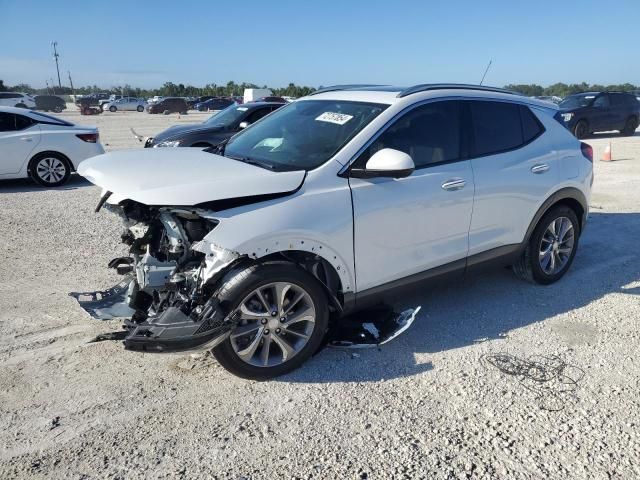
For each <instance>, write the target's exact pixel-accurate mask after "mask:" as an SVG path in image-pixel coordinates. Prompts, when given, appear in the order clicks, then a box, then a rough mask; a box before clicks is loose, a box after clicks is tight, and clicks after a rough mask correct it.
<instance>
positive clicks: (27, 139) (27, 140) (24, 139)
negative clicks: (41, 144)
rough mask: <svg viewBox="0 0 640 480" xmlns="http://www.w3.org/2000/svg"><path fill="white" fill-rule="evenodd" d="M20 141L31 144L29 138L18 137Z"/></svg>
mask: <svg viewBox="0 0 640 480" xmlns="http://www.w3.org/2000/svg"><path fill="white" fill-rule="evenodd" d="M20 140H22V141H23V142H33V138H31V137H20Z"/></svg>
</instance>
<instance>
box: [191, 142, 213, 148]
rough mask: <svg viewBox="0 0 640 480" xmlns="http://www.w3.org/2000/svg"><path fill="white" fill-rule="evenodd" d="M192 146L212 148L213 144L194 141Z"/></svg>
mask: <svg viewBox="0 0 640 480" xmlns="http://www.w3.org/2000/svg"><path fill="white" fill-rule="evenodd" d="M191 146H192V147H194V148H210V147H212V146H213V145H211V144H210V143H205V142H198V143H194V144H193V145H191Z"/></svg>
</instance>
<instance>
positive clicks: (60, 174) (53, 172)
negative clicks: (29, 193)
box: [29, 153, 71, 187]
mask: <svg viewBox="0 0 640 480" xmlns="http://www.w3.org/2000/svg"><path fill="white" fill-rule="evenodd" d="M29 175H30V176H31V178H32V179H33V180H34V181H35V182H37V183H39V184H40V185H42V186H43V187H58V186H60V185H62V184H64V183H66V181H67V180H69V176H70V175H71V167H70V166H69V162H68V160H67V159H66V158H65V157H63V156H62V155H60V154H58V153H41V154H39V155H36V156H35V157H33V158H32V159H31V162H29Z"/></svg>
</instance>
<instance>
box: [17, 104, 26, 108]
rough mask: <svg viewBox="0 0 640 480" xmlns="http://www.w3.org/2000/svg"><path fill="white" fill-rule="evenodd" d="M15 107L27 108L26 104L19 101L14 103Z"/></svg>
mask: <svg viewBox="0 0 640 480" xmlns="http://www.w3.org/2000/svg"><path fill="white" fill-rule="evenodd" d="M16 108H27V106H26V105H25V104H24V103H19V104H17V105H16Z"/></svg>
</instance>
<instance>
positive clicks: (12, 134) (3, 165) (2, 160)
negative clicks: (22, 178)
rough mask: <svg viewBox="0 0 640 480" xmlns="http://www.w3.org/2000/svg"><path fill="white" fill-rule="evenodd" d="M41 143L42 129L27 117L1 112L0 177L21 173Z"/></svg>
mask: <svg viewBox="0 0 640 480" xmlns="http://www.w3.org/2000/svg"><path fill="white" fill-rule="evenodd" d="M39 142H40V127H39V126H38V124H37V123H36V122H34V121H33V120H31V119H30V118H29V117H27V116H25V115H16V114H14V113H7V112H0V152H2V155H0V175H11V174H16V173H19V172H20V171H21V170H22V167H23V166H24V164H25V162H27V161H28V160H29V158H31V152H32V151H33V149H34V148H35V147H36V145H38V143H39Z"/></svg>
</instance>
